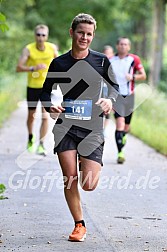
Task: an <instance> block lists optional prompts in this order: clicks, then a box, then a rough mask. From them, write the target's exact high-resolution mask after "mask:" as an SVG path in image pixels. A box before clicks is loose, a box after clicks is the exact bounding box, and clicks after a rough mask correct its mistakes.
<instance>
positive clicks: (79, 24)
mask: <svg viewBox="0 0 167 252" xmlns="http://www.w3.org/2000/svg"><path fill="white" fill-rule="evenodd" d="M95 29H96V21H95V20H94V18H93V17H92V16H90V15H88V14H79V15H78V16H76V17H75V18H74V19H73V22H72V26H71V28H70V36H71V37H72V49H71V50H70V51H69V52H67V53H66V54H64V55H62V56H60V57H58V58H56V59H54V60H53V61H52V63H51V65H50V67H49V70H48V75H47V78H46V80H45V82H44V85H43V91H42V95H41V101H42V103H43V105H44V107H45V109H46V110H47V111H48V112H49V113H50V115H51V117H52V118H55V117H57V114H58V113H59V117H58V119H57V121H56V124H55V126H54V129H53V133H54V139H55V148H54V152H55V153H57V155H58V158H59V162H60V166H61V169H62V173H63V177H64V193H65V198H66V201H67V204H68V207H69V209H70V211H71V214H72V216H73V219H74V221H75V228H74V230H73V232H72V234H71V235H70V236H69V240H70V241H83V240H84V238H85V237H86V227H85V222H84V220H83V213H82V207H81V201H80V195H79V191H78V169H77V166H78V165H77V164H79V170H80V183H81V187H82V188H83V189H84V190H85V191H91V190H94V189H95V188H96V186H97V183H98V179H99V174H100V170H101V164H102V154H103V145H104V137H103V113H104V114H108V113H110V112H111V110H112V101H113V100H115V99H116V97H117V90H118V85H117V84H116V82H115V79H114V75H113V72H112V68H111V66H110V62H109V60H108V59H107V57H106V56H105V55H104V54H100V53H98V52H95V51H92V50H90V49H89V46H90V44H91V42H92V40H93V37H94V32H95ZM103 78H104V79H105V83H108V89H109V97H108V98H107V99H105V98H101V93H102V87H103ZM57 84H59V86H60V88H61V91H62V94H63V102H62V104H60V105H53V104H52V102H51V92H52V90H53V89H54V88H56V86H57ZM77 157H78V158H79V161H78V163H77Z"/></svg>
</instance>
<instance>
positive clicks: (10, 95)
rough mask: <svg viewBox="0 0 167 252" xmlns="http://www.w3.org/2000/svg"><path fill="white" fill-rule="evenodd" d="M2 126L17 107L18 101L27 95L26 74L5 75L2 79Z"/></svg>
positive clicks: (0, 102)
mask: <svg viewBox="0 0 167 252" xmlns="http://www.w3.org/2000/svg"><path fill="white" fill-rule="evenodd" d="M0 82H1V85H0V114H1V117H0V127H2V125H3V123H4V122H5V121H6V120H7V119H8V118H9V117H10V115H11V113H12V112H13V111H14V110H15V109H16V108H17V103H18V101H20V100H22V99H23V98H24V97H25V93H26V78H25V76H24V75H19V74H16V75H14V76H3V77H1V79H0Z"/></svg>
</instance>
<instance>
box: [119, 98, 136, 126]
mask: <svg viewBox="0 0 167 252" xmlns="http://www.w3.org/2000/svg"><path fill="white" fill-rule="evenodd" d="M133 109H134V95H133V94H132V95H129V96H122V95H119V96H118V97H117V101H116V102H115V104H114V110H115V113H114V117H115V118H118V117H124V118H125V123H126V124H130V122H131V118H132V114H133Z"/></svg>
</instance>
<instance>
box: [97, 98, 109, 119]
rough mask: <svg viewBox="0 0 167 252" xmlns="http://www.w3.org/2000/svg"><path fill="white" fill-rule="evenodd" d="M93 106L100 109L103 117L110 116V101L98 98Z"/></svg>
mask: <svg viewBox="0 0 167 252" xmlns="http://www.w3.org/2000/svg"><path fill="white" fill-rule="evenodd" d="M95 104H96V105H98V106H100V107H101V109H102V111H103V112H104V114H105V115H108V114H110V112H111V111H112V101H111V100H110V99H105V98H100V99H99V100H98V101H97V102H96V103H95Z"/></svg>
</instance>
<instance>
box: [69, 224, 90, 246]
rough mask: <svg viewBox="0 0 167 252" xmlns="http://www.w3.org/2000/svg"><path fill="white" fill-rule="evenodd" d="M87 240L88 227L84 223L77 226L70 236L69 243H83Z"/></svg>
mask: <svg viewBox="0 0 167 252" xmlns="http://www.w3.org/2000/svg"><path fill="white" fill-rule="evenodd" d="M85 238H86V227H84V226H82V223H78V224H76V226H75V228H74V230H73V232H72V233H71V234H70V235H69V239H68V240H69V241H73V242H82V241H84V239H85Z"/></svg>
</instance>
